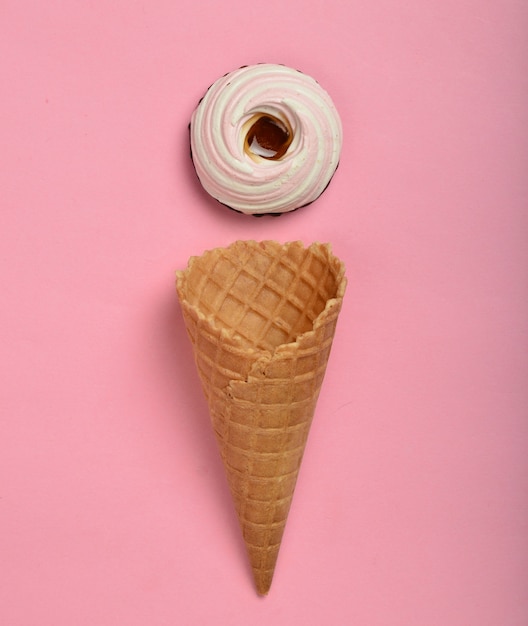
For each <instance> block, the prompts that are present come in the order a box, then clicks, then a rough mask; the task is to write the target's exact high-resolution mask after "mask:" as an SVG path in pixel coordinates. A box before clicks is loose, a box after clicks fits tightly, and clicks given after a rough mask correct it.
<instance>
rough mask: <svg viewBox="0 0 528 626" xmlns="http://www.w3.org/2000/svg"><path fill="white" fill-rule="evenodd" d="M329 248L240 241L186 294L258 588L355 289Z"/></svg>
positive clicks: (184, 279) (190, 280) (183, 285)
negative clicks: (348, 294)
mask: <svg viewBox="0 0 528 626" xmlns="http://www.w3.org/2000/svg"><path fill="white" fill-rule="evenodd" d="M345 285H346V279H345V277H344V266H343V264H342V263H341V261H339V260H338V259H337V258H336V257H334V256H333V255H332V253H331V251H330V247H329V246H328V245H327V244H318V243H316V244H312V245H311V246H309V247H308V248H305V247H304V246H303V244H302V243H300V242H292V243H288V244H285V245H281V244H279V243H277V242H274V241H263V242H255V241H237V242H235V243H234V244H232V245H231V246H229V247H227V248H216V249H214V250H209V251H207V252H205V253H204V254H203V255H202V256H200V257H192V258H191V259H190V261H189V265H188V267H187V269H186V270H185V271H183V272H178V273H177V291H178V295H179V299H180V302H181V306H182V310H183V315H184V319H185V324H186V327H187V332H188V334H189V337H190V339H191V342H192V345H193V350H194V356H195V361H196V365H197V369H198V373H199V376H200V379H201V383H202V387H203V391H204V393H205V396H206V398H207V402H208V405H209V411H210V415H211V421H212V425H213V428H214V431H215V433H216V438H217V441H218V446H219V449H220V454H221V456H222V460H223V462H224V467H225V471H226V475H227V479H228V482H229V486H230V489H231V493H232V496H233V500H234V504H235V508H236V511H237V514H238V518H239V521H240V526H241V529H242V534H243V537H244V541H245V543H246V548H247V552H248V555H249V560H250V563H251V567H252V570H253V574H254V578H255V583H256V587H257V591H258V592H259V593H260V594H266V593H267V592H268V591H269V588H270V585H271V581H272V578H273V573H274V570H275V564H276V561H277V555H278V552H279V548H280V544H281V540H282V535H283V532H284V527H285V524H286V519H287V516H288V512H289V509H290V504H291V501H292V497H293V492H294V488H295V483H296V480H297V475H298V472H299V468H300V464H301V460H302V457H303V453H304V448H305V444H306V440H307V437H308V432H309V429H310V424H311V421H312V417H313V414H314V411H315V406H316V402H317V398H318V395H319V391H320V388H321V384H322V382H323V377H324V374H325V371H326V365H327V361H328V357H329V353H330V348H331V345H332V340H333V337H334V331H335V327H336V323H337V318H338V314H339V311H340V308H341V302H342V298H343V294H344V291H345Z"/></svg>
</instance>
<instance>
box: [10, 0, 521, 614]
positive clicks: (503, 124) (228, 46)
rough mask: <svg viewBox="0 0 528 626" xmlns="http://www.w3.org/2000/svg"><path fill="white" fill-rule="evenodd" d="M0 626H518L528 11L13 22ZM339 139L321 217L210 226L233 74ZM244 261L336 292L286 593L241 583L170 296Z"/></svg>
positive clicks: (156, 13) (190, 2)
mask: <svg viewBox="0 0 528 626" xmlns="http://www.w3.org/2000/svg"><path fill="white" fill-rule="evenodd" d="M0 28H1V31H2V32H1V33H0V79H1V85H2V96H1V99H0V209H1V211H0V233H1V238H2V247H1V254H2V263H1V265H0V288H1V295H2V306H1V311H0V345H1V355H2V358H1V361H0V363H1V369H0V377H1V386H0V420H1V421H0V429H1V430H0V623H1V624H2V625H5V626H33V625H38V626H73V625H75V626H88V625H90V626H92V625H98V626H114V625H126V626H136V625H137V626H145V625H148V626H161V625H162V624H163V625H164V624H171V625H172V624H190V625H195V624H197V625H202V624H204V625H208V624H230V625H238V624H252V625H257V626H258V625H260V624H278V625H290V624H306V625H314V626H316V625H317V626H319V625H322V624H324V625H326V624H330V625H341V624H344V625H347V624H358V625H360V626H526V625H527V624H528V593H527V581H528V488H527V487H528V389H527V387H528V385H527V380H528V211H527V209H528V176H527V171H528V5H527V4H526V3H522V2H518V1H517V0H462V1H460V0H432V1H429V2H428V1H423V0H407V1H405V0H398V1H396V0H380V1H378V2H372V1H371V0H359V1H357V2H346V1H345V0H324V1H323V0H310V1H309V2H306V1H305V0H294V1H289V2H284V1H282V0H281V1H279V0H269V1H267V2H261V3H255V2H252V3H248V2H242V1H240V0H224V2H222V3H219V2H209V3H208V2H204V1H199V0H183V1H182V0H178V1H177V2H176V1H174V0H152V1H151V2H147V1H139V0H113V1H103V0H98V1H97V0H96V1H93V2H81V1H80V0H70V1H66V0H63V1H59V0H49V1H48V2H42V1H41V0H1V1H0ZM259 61H269V62H280V63H285V64H286V65H290V66H293V67H295V68H297V69H300V70H303V71H304V72H306V73H308V74H310V75H312V76H314V77H315V78H316V79H317V80H319V81H320V82H321V83H322V84H323V86H324V87H325V88H326V89H327V90H328V91H329V92H330V94H331V95H332V97H333V99H334V101H335V103H336V105H337V107H338V109H339V111H340V113H341V115H342V119H343V122H344V131H345V142H344V150H343V153H342V160H341V166H340V168H339V170H338V172H337V174H336V176H335V178H334V181H333V182H332V184H331V185H330V187H329V189H328V190H327V192H326V193H325V194H324V195H323V196H322V197H321V198H320V200H319V201H318V202H316V203H315V204H313V205H311V206H310V207H307V208H305V209H303V210H302V211H299V212H297V213H293V214H291V215H286V216H282V217H280V218H278V219H270V218H267V219H266V218H262V219H255V218H249V217H244V216H240V215H236V214H234V213H232V212H230V211H227V210H225V209H223V208H222V207H220V206H219V205H217V204H216V203H214V202H213V201H211V200H210V199H209V198H208V197H207V196H206V195H205V194H204V192H203V191H202V190H201V188H200V186H199V185H198V183H197V181H196V179H195V177H194V174H193V171H192V168H191V163H190V161H189V155H188V152H189V150H188V145H187V123H188V120H189V117H190V115H191V112H192V110H193V109H194V106H195V104H196V103H197V101H198V99H199V98H200V97H201V95H202V94H203V92H204V91H205V89H206V88H207V87H208V85H209V84H210V83H211V82H213V81H214V80H215V79H216V78H217V77H219V76H220V75H222V74H223V73H225V72H227V71H229V70H232V69H234V68H236V67H238V66H239V65H241V64H247V63H255V62H259ZM237 238H256V239H264V238H275V239H279V240H282V241H285V240H291V239H301V240H303V241H305V242H307V243H308V242H310V241H313V240H322V241H330V242H331V243H332V244H333V248H334V251H335V252H336V254H337V255H339V256H340V257H342V258H343V259H344V261H345V262H346V264H347V268H348V276H349V288H348V292H347V296H346V301H345V304H344V308H343V312H342V316H341V319H340V324H339V326H338V332H337V337H336V342H335V344H334V350H333V353H332V358H331V362H330V365H329V369H328V372H327V377H326V380H325V384H324V386H323V391H322V394H321V397H320V402H319V406H318V410H317V413H316V417H315V421H314V424H313V429H312V433H311V436H310V440H309V443H308V448H307V451H306V455H305V462H304V465H303V468H302V471H301V475H300V478H299V483H298V488H297V492H296V496H295V499H294V503H293V507H292V510H291V513H290V518H289V522H288V526H287V529H286V533H285V537H284V541H283V546H282V551H281V554H280V557H279V562H278V565H277V570H276V575H275V580H274V584H273V586H272V590H271V593H270V595H269V596H268V597H267V598H266V599H261V598H258V597H257V596H256V594H255V591H254V589H253V584H252V581H251V578H250V573H249V568H248V565H247V563H246V557H245V554H244V552H243V545H242V540H241V537H240V534H239V531H238V528H237V522H236V519H235V514H234V512H233V509H232V506H231V502H230V496H229V493H228V491H227V487H226V484H225V481H224V476H223V473H222V468H221V465H220V461H219V458H218V455H217V451H216V448H215V442H214V440H213V435H212V431H211V428H210V426H209V422H208V415H207V408H206V405H205V402H204V400H203V398H202V395H201V391H200V389H199V385H198V379H197V375H196V373H195V370H194V366H193V364H192V356H191V351H190V346H189V344H188V342H187V339H186V336H185V331H184V328H183V322H182V317H181V313H180V310H179V306H178V303H177V299H176V295H175V290H174V271H175V270H176V269H179V268H183V267H184V266H185V264H186V262H187V258H188V257H189V256H190V255H193V254H199V253H201V252H202V251H203V250H204V249H205V248H209V247H213V246H217V245H225V244H228V243H230V242H232V241H233V240H235V239H237Z"/></svg>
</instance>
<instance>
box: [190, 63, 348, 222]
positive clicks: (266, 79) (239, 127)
mask: <svg viewBox="0 0 528 626" xmlns="http://www.w3.org/2000/svg"><path fill="white" fill-rule="evenodd" d="M190 141H191V155H192V159H193V163H194V167H195V169H196V173H197V175H198V178H199V180H200V182H201V184H202V186H203V187H204V189H205V190H206V191H207V192H208V193H209V194H210V195H211V196H213V197H214V198H216V199H217V200H218V201H219V202H221V203H222V204H225V205H227V206H228V207H230V208H233V209H235V210H237V211H239V212H242V213H250V214H255V215H259V214H261V215H262V214H278V213H284V212H287V211H293V210H294V209H297V208H300V207H301V206H305V205H306V204H309V203H311V202H313V201H314V200H316V199H317V198H318V197H319V196H320V195H321V193H322V192H323V191H324V190H325V188H326V187H327V185H328V183H329V182H330V180H331V179H332V176H333V175H334V172H335V170H336V168H337V166H338V163H339V157H340V153H341V145H342V126H341V120H340V118H339V115H338V113H337V110H336V108H335V106H334V104H333V102H332V100H331V98H330V96H329V95H328V93H327V92H326V91H325V90H324V89H323V88H322V87H321V86H320V85H319V84H318V83H317V82H316V81H315V80H314V79H313V78H311V77H309V76H307V75H306V74H303V73H301V72H299V71H297V70H294V69H291V68H289V67H286V66H284V65H275V64H268V63H262V64H259V65H252V66H245V67H242V68H240V69H238V70H235V71H234V72H231V73H229V74H226V75H224V76H223V77H222V78H220V79H218V80H217V81H216V82H215V83H214V84H213V85H212V86H211V87H210V88H209V90H208V91H207V93H206V94H205V96H204V97H203V98H202V100H201V101H200V103H199V105H198V107H197V108H196V110H195V111H194V113H193V115H192V118H191V124H190Z"/></svg>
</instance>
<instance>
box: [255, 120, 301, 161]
mask: <svg viewBox="0 0 528 626" xmlns="http://www.w3.org/2000/svg"><path fill="white" fill-rule="evenodd" d="M248 125H249V130H248V132H247V135H246V138H245V141H244V150H245V151H246V153H247V154H249V156H250V157H252V158H254V157H255V156H259V157H262V158H264V159H270V160H271V161H277V160H279V159H280V158H281V157H283V156H284V155H285V154H286V151H287V150H288V147H289V146H290V144H291V142H292V139H293V133H292V131H291V129H290V128H289V127H288V126H287V125H286V124H285V123H284V122H283V121H282V120H279V119H278V118H276V117H273V116H272V115H268V114H264V113H257V114H256V115H254V116H253V117H252V118H251V119H250V120H249V122H248Z"/></svg>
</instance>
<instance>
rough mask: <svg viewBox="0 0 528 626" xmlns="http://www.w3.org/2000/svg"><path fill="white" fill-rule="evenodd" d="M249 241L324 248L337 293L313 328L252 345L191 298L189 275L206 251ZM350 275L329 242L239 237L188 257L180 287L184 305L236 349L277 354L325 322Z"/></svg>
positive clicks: (178, 276)
mask: <svg viewBox="0 0 528 626" xmlns="http://www.w3.org/2000/svg"><path fill="white" fill-rule="evenodd" d="M241 244H242V245H246V246H262V245H272V246H276V247H278V248H281V249H284V248H285V247H289V246H299V247H301V248H302V250H303V251H304V252H309V251H310V250H313V249H317V250H318V251H322V252H323V256H324V257H326V261H327V263H328V266H329V267H330V268H331V270H332V273H333V276H334V280H335V293H334V295H333V296H332V297H329V298H327V299H326V301H325V304H324V307H323V308H322V310H320V311H319V312H318V313H317V315H316V316H315V317H314V319H313V320H312V322H311V325H310V328H307V329H306V330H305V331H302V332H299V333H298V334H296V335H295V337H294V338H293V339H292V340H291V341H285V342H281V343H279V344H277V345H275V346H273V347H272V348H262V347H257V346H250V345H248V344H247V343H246V342H245V341H243V339H242V338H241V337H240V336H238V335H237V334H236V331H235V329H234V328H227V327H224V326H221V325H219V324H218V323H217V322H216V317H215V315H214V314H206V313H204V312H203V311H202V309H201V308H200V307H199V306H197V305H196V304H193V303H191V302H190V301H189V299H188V298H187V295H186V284H187V278H188V277H189V275H190V273H191V270H192V267H193V265H194V264H195V263H196V262H198V261H200V260H201V259H203V258H204V257H205V256H206V255H210V254H212V253H214V252H215V251H220V250H223V251H226V250H230V249H233V248H234V247H235V246H237V245H241ZM346 285H347V278H346V275H345V265H344V263H343V261H342V260H341V259H339V258H338V257H337V256H335V255H334V254H333V252H332V248H331V245H330V244H329V243H320V242H317V241H316V242H312V243H311V244H309V245H305V244H304V243H303V242H301V241H288V242H285V243H280V242H278V241H275V240H262V241H256V240H252V239H250V240H237V241H234V242H233V243H231V244H230V245H228V246H219V247H216V248H211V249H207V250H205V251H204V252H203V253H202V254H201V255H196V256H191V257H190V258H189V260H188V263H187V267H186V268H185V269H184V270H178V271H177V272H176V287H177V291H178V296H179V299H180V303H181V306H182V307H183V308H184V309H186V310H187V311H188V312H189V313H192V315H193V316H195V317H196V318H197V319H198V320H200V321H201V322H202V323H204V324H206V325H207V326H208V328H209V331H210V332H211V333H212V334H214V335H216V336H217V337H219V338H221V339H222V340H223V341H228V342H230V343H231V345H232V347H233V349H234V351H239V350H240V351H241V352H243V353H244V354H259V355H263V356H264V355H274V354H277V353H278V354H280V353H281V352H283V351H288V350H290V349H291V348H292V347H294V346H296V345H298V344H299V343H300V342H302V339H303V338H304V337H307V336H309V335H310V334H312V333H314V332H316V330H317V329H318V328H319V327H320V326H321V325H322V324H323V323H324V321H325V319H326V317H327V316H328V315H329V314H330V313H331V311H332V309H333V308H334V307H335V306H337V305H339V304H340V303H341V302H342V300H343V296H344V293H345V290H346Z"/></svg>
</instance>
